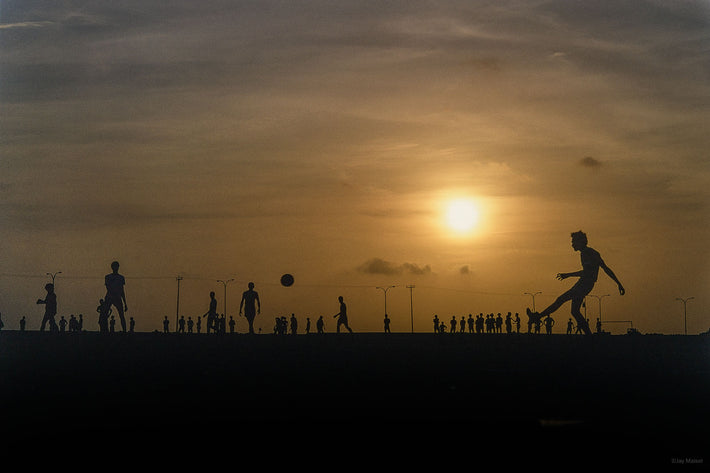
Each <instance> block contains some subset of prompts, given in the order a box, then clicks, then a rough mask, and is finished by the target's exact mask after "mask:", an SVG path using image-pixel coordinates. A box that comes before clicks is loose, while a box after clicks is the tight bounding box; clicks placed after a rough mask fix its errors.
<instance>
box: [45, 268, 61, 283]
mask: <svg viewBox="0 0 710 473" xmlns="http://www.w3.org/2000/svg"><path fill="white" fill-rule="evenodd" d="M46 274H47V276H49V277H50V278H52V286H54V279H55V278H56V277H57V274H62V272H61V271H57V272H56V273H46Z"/></svg>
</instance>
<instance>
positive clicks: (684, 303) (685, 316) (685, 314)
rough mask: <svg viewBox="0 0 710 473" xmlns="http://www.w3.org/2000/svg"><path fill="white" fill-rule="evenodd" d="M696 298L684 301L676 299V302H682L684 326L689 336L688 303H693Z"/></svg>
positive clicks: (680, 298) (679, 298)
mask: <svg viewBox="0 0 710 473" xmlns="http://www.w3.org/2000/svg"><path fill="white" fill-rule="evenodd" d="M693 299H695V297H688V298H686V299H683V298H682V297H676V298H675V300H677V301H681V302H682V303H683V324H684V325H685V334H686V335H688V310H687V309H688V307H687V305H688V301H692V300H693Z"/></svg>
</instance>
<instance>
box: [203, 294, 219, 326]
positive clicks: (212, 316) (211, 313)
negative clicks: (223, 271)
mask: <svg viewBox="0 0 710 473" xmlns="http://www.w3.org/2000/svg"><path fill="white" fill-rule="evenodd" d="M203 317H207V333H210V329H211V328H213V327H214V329H215V333H217V299H215V293H214V291H210V308H209V309H208V310H207V312H205V315H203Z"/></svg>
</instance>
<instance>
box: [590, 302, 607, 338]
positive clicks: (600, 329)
mask: <svg viewBox="0 0 710 473" xmlns="http://www.w3.org/2000/svg"><path fill="white" fill-rule="evenodd" d="M589 295H590V296H591V297H596V298H597V300H598V301H599V331H600V332H601V331H602V299H603V298H605V297H608V296H610V295H611V294H604V295H602V296H595V295H594V294H589Z"/></svg>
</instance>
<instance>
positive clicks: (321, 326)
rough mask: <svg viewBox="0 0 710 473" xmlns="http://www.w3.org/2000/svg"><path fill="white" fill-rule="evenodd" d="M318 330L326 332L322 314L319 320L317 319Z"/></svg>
mask: <svg viewBox="0 0 710 473" xmlns="http://www.w3.org/2000/svg"><path fill="white" fill-rule="evenodd" d="M316 331H317V332H318V333H325V321H324V320H323V316H322V315H321V316H320V317H318V320H317V321H316Z"/></svg>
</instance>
